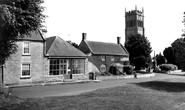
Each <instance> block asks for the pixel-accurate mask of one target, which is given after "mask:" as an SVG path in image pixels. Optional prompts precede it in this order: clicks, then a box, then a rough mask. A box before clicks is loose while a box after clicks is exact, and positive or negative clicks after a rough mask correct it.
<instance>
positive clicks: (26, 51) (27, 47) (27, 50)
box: [23, 42, 30, 55]
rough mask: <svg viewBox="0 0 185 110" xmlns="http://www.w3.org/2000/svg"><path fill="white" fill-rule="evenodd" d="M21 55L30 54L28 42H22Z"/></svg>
mask: <svg viewBox="0 0 185 110" xmlns="http://www.w3.org/2000/svg"><path fill="white" fill-rule="evenodd" d="M23 55H30V42H23Z"/></svg>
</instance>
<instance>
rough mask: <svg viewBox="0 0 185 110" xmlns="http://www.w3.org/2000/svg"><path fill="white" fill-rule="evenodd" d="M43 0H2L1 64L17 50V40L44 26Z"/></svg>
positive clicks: (0, 5)
mask: <svg viewBox="0 0 185 110" xmlns="http://www.w3.org/2000/svg"><path fill="white" fill-rule="evenodd" d="M42 3H43V0H0V53H1V54H0V65H3V64H4V63H5V61H6V60H7V59H8V58H9V56H10V55H11V54H13V53H15V52H16V51H17V46H16V43H15V42H16V41H17V40H18V39H20V38H22V37H23V36H24V35H29V34H30V32H31V31H34V30H36V29H40V28H42V27H43V25H42V23H43V22H44V18H45V15H43V14H42V12H43V10H44V7H43V6H41V4H42Z"/></svg>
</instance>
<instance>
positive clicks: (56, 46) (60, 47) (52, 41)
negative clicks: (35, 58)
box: [46, 36, 86, 58]
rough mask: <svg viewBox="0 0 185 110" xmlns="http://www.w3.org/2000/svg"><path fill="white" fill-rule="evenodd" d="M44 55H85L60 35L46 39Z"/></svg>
mask: <svg viewBox="0 0 185 110" xmlns="http://www.w3.org/2000/svg"><path fill="white" fill-rule="evenodd" d="M46 55H48V56H51V57H66V58H68V57H83V58H85V57H86V55H85V54H84V53H83V52H81V51H80V50H78V49H77V48H75V47H74V46H72V45H71V44H69V43H68V42H66V41H64V40H63V39H62V38H60V37H56V36H55V37H50V38H47V39H46Z"/></svg>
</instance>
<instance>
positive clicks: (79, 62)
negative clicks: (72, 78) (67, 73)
mask: <svg viewBox="0 0 185 110" xmlns="http://www.w3.org/2000/svg"><path fill="white" fill-rule="evenodd" d="M84 63H85V62H84V60H83V59H74V60H73V62H72V67H73V68H72V70H73V74H84V67H85V65H84Z"/></svg>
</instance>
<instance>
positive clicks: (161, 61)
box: [156, 53, 166, 65]
mask: <svg viewBox="0 0 185 110" xmlns="http://www.w3.org/2000/svg"><path fill="white" fill-rule="evenodd" d="M156 61H157V65H160V64H165V63H166V58H165V57H164V56H163V55H162V54H161V53H159V54H157V55H156Z"/></svg>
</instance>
